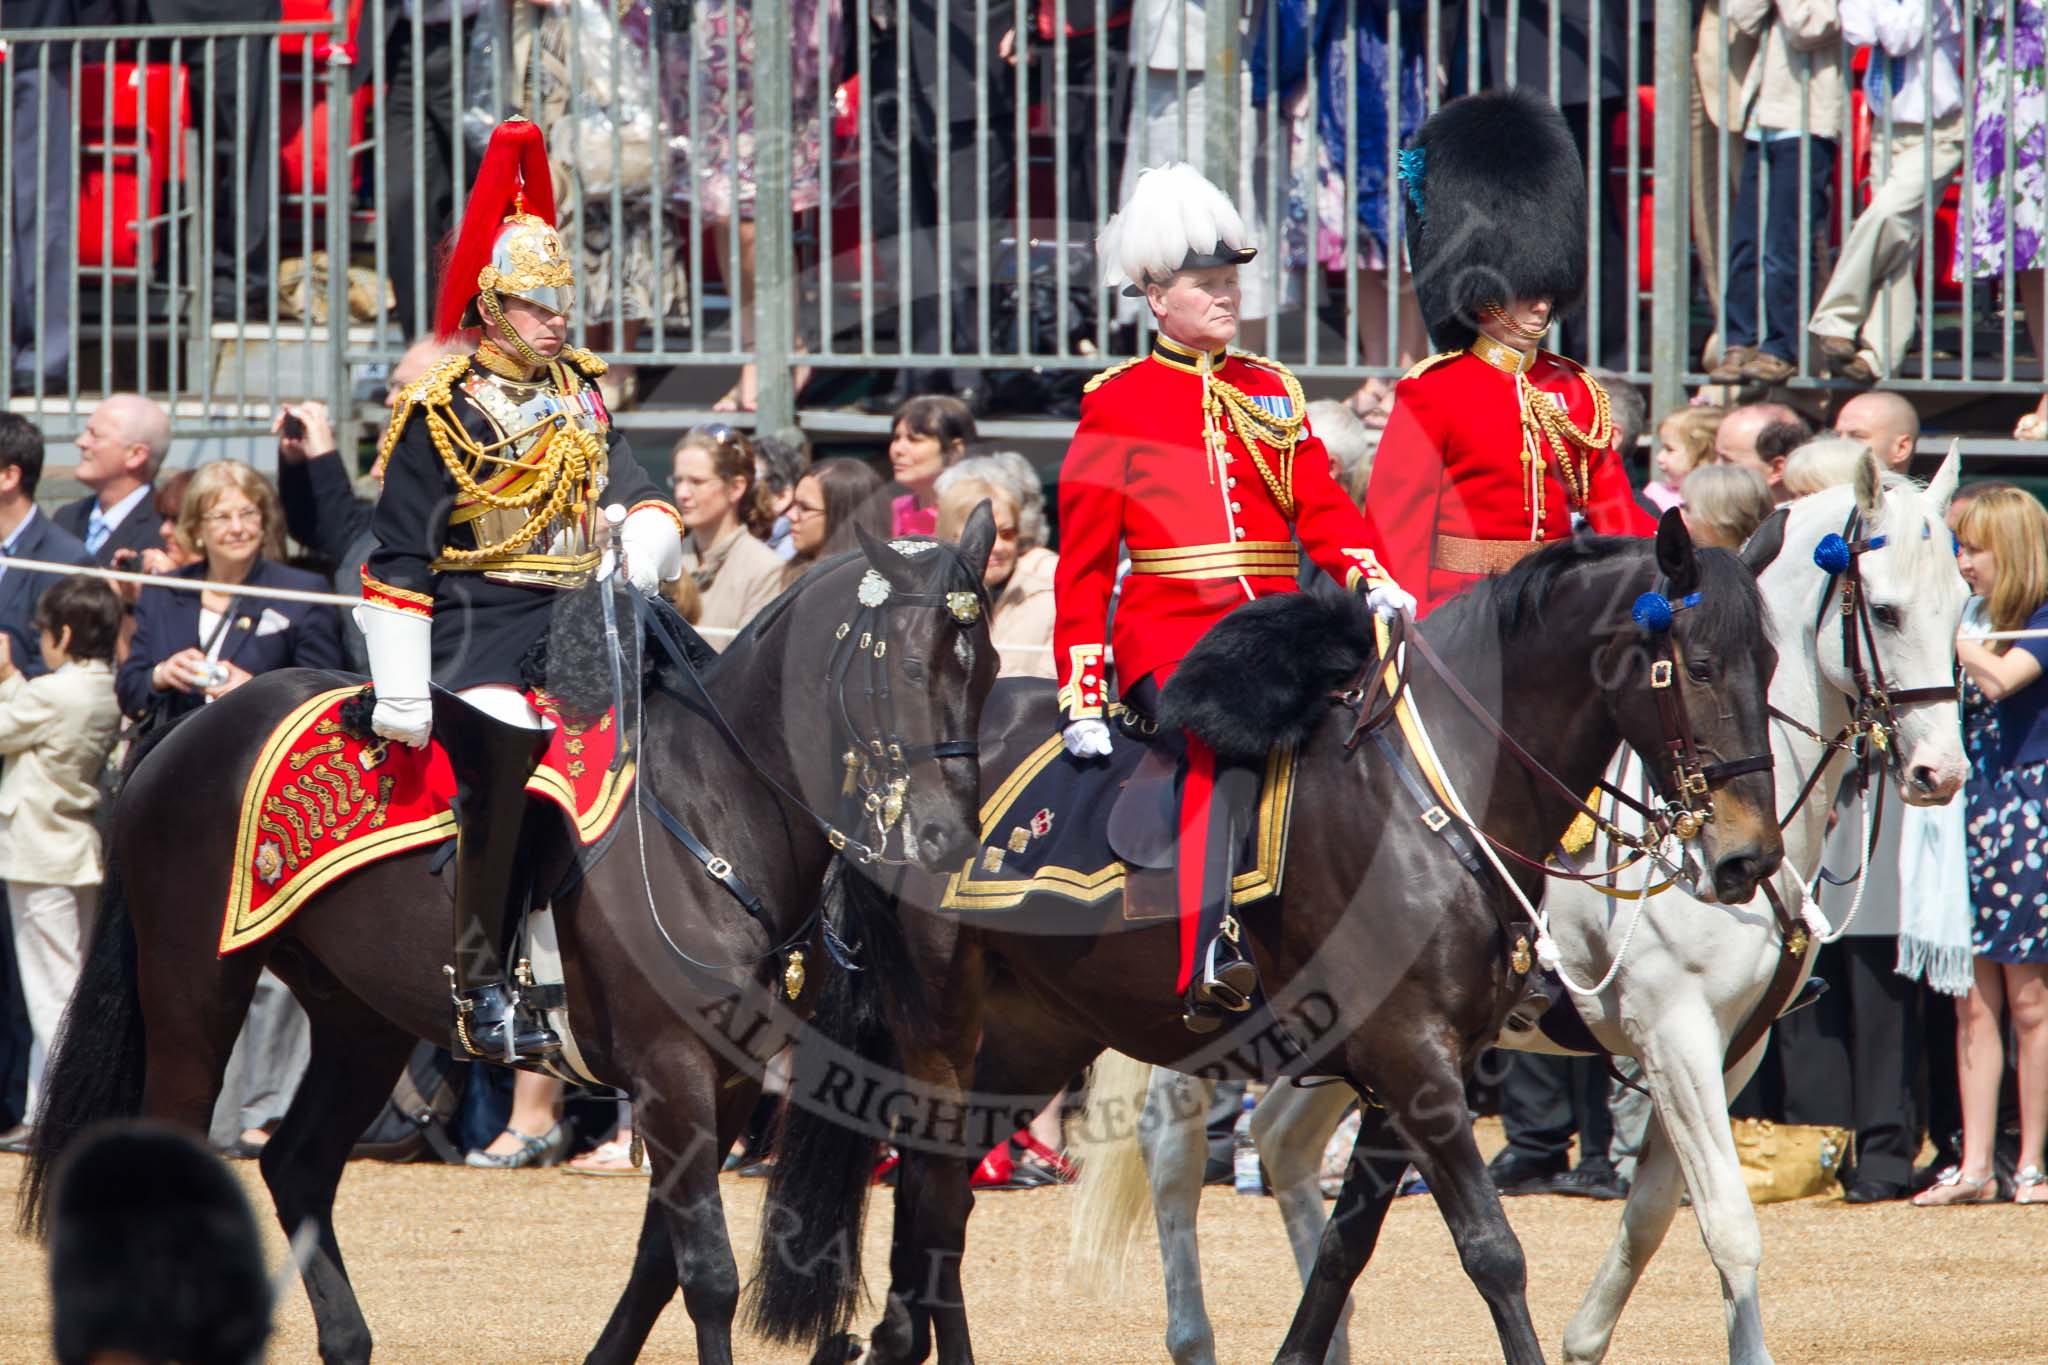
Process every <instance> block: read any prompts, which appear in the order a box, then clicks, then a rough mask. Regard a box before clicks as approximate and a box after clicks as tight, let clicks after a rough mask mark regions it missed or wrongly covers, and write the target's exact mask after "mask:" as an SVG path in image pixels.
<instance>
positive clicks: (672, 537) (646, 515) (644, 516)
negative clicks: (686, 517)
mask: <svg viewBox="0 0 2048 1365" xmlns="http://www.w3.org/2000/svg"><path fill="white" fill-rule="evenodd" d="M618 540H619V552H620V554H621V555H623V556H624V558H625V562H626V581H627V582H628V583H631V584H632V585H633V586H634V587H636V588H638V589H639V590H640V591H641V592H644V593H646V594H647V595H648V596H649V597H653V596H655V595H657V594H658V593H660V591H661V585H662V584H664V583H668V582H672V581H674V580H675V579H678V578H681V577H682V576H683V538H682V536H681V535H680V534H678V533H677V531H676V522H675V518H674V517H671V516H670V515H669V514H668V513H666V512H664V511H662V510H661V509H660V508H658V507H643V508H641V509H640V510H639V511H637V512H632V513H629V514H627V517H626V520H625V521H624V522H623V523H622V524H621V525H620V527H619V537H618Z"/></svg>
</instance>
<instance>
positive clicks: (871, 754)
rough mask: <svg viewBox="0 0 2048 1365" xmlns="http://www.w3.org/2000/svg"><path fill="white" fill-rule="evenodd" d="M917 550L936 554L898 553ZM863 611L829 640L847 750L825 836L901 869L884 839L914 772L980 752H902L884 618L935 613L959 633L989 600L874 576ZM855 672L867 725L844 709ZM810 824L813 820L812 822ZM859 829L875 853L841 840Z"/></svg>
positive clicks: (921, 545)
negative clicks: (866, 829) (868, 835)
mask: <svg viewBox="0 0 2048 1365" xmlns="http://www.w3.org/2000/svg"><path fill="white" fill-rule="evenodd" d="M913 546H914V547H916V550H915V551H912V552H913V553H915V552H916V551H921V550H923V549H925V548H927V547H931V548H936V547H937V542H935V541H931V542H927V541H908V542H904V543H903V544H901V545H899V546H898V547H897V548H898V550H899V551H903V550H910V548H911V547H913ZM855 595H856V597H857V598H858V600H859V604H860V610H859V611H858V612H856V613H855V615H854V616H853V619H851V620H850V621H842V622H840V624H839V628H838V630H837V631H836V632H835V633H834V634H835V638H836V639H837V641H838V643H837V644H836V645H835V646H834V647H833V650H832V659H831V662H830V664H829V665H828V666H827V668H826V676H827V678H829V679H830V680H831V682H832V686H833V694H834V705H835V711H836V713H837V714H836V724H837V726H838V734H837V736H836V737H835V738H836V744H835V747H837V745H838V744H843V745H845V746H846V747H845V751H844V752H843V753H842V754H841V756H840V763H841V764H842V765H843V766H844V767H845V769H846V776H845V780H844V781H843V782H842V783H841V785H840V792H839V795H840V808H839V821H838V823H837V824H836V825H833V826H828V827H827V828H826V833H825V837H826V838H827V839H828V840H829V841H830V842H831V844H832V847H833V849H834V850H835V851H838V852H842V853H845V852H851V853H853V855H854V856H855V857H856V858H858V859H859V860H860V861H861V862H864V863H876V862H883V863H892V864H893V863H902V862H908V861H909V859H907V858H905V859H892V858H889V857H888V856H887V855H886V854H884V853H883V852H882V850H883V849H884V848H885V847H887V845H888V841H889V831H890V830H891V829H893V828H894V827H895V825H896V822H897V820H899V819H900V818H901V817H902V815H903V805H904V801H905V799H906V798H907V796H908V794H909V790H910V774H911V770H912V769H913V768H915V767H916V766H917V765H918V764H919V763H922V762H925V761H927V760H933V761H936V760H941V759H948V758H975V757H977V756H978V755H979V754H980V751H981V749H980V744H979V743H978V742H977V741H976V740H974V739H943V740H939V741H937V742H935V743H932V744H905V743H904V742H903V737H902V735H901V734H900V733H899V732H898V730H897V728H896V707H895V698H894V696H893V695H892V694H891V692H890V688H889V665H888V654H889V618H890V614H891V613H892V612H894V611H896V610H898V609H902V608H915V607H926V608H929V607H937V608H943V609H944V610H945V612H946V614H947V615H949V616H951V617H952V618H953V620H954V621H955V622H957V623H958V624H960V625H961V626H971V625H973V624H974V623H975V622H976V621H979V620H980V619H981V618H982V616H983V615H984V614H985V608H986V606H987V602H988V598H987V593H986V590H985V589H984V588H982V587H981V586H980V585H979V584H977V585H976V588H975V589H974V590H973V591H967V590H960V591H951V592H903V591H901V590H899V589H897V588H895V587H893V586H892V585H891V584H890V583H889V581H888V580H887V579H886V578H884V577H882V575H881V574H880V573H878V572H877V571H875V570H874V569H869V570H868V571H867V573H866V574H864V575H863V576H862V577H861V581H860V587H859V589H858V590H857V592H856V594H855ZM856 667H858V668H859V669H860V674H861V677H860V688H861V693H862V697H863V700H864V703H865V705H864V710H865V712H866V717H867V723H866V725H865V727H863V726H862V725H861V724H860V723H859V722H856V721H855V720H854V718H853V711H852V709H851V707H850V705H849V702H848V696H849V692H850V690H851V679H852V676H853V674H854V671H855V669H856ZM813 818H815V817H813ZM862 823H867V824H871V825H873V827H874V840H875V842H874V843H873V844H872V845H869V844H865V843H862V842H860V841H858V840H856V839H854V838H853V837H852V836H851V835H849V834H847V833H846V832H845V830H846V828H848V827H857V826H859V825H860V824H862Z"/></svg>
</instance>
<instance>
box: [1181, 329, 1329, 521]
mask: <svg viewBox="0 0 2048 1365" xmlns="http://www.w3.org/2000/svg"><path fill="white" fill-rule="evenodd" d="M1238 358H1239V359H1241V360H1246V361H1249V362H1251V363H1252V364H1254V365H1263V366H1265V367H1266V368H1267V369H1270V370H1273V371H1275V372H1277V373H1278V374H1279V376H1280V382H1281V383H1282V384H1283V385H1285V386H1286V389H1287V398H1288V401H1289V403H1290V404H1292V406H1293V409H1294V415H1293V416H1291V417H1276V416H1275V415H1274V414H1273V413H1271V412H1269V411H1267V410H1266V409H1265V408H1262V407H1260V406H1259V405H1258V403H1256V402H1255V401H1253V400H1252V399H1251V398H1250V397H1249V396H1248V395H1247V394H1246V393H1245V391H1244V390H1243V389H1240V388H1238V387H1237V386H1236V385H1235V384H1227V383H1225V382H1224V381H1223V380H1221V379H1219V378H1217V377H1216V375H1215V374H1214V373H1213V372H1212V373H1211V374H1210V376H1209V385H1208V388H1207V390H1206V392H1205V393H1204V396H1203V399H1202V401H1203V403H1204V405H1205V406H1206V407H1207V408H1208V410H1209V415H1210V416H1212V417H1216V418H1218V419H1219V420H1223V421H1228V422H1229V423H1230V427H1231V430H1233V431H1235V432H1236V433H1237V439H1238V440H1239V441H1240V442H1241V443H1242V444H1243V445H1244V448H1245V449H1246V450H1247V451H1248V452H1250V454H1251V457H1252V464H1253V465H1255V466H1256V467H1257V468H1258V471H1259V477H1260V478H1262V479H1264V480H1265V481H1266V489H1267V491H1268V492H1270V493H1271V494H1272V495H1273V501H1274V502H1275V503H1277V504H1278V505H1279V507H1280V513H1281V515H1282V516H1285V517H1287V518H1288V519H1289V520H1292V519H1293V517H1294V447H1295V446H1296V445H1297V444H1299V443H1300V441H1301V433H1302V431H1303V429H1304V428H1305V427H1306V426H1307V425H1308V399H1307V398H1306V397H1305V396H1304V395H1303V393H1302V391H1301V381H1300V380H1298V379H1296V378H1295V377H1294V376H1293V374H1291V373H1290V372H1289V371H1288V370H1287V369H1286V368H1285V367H1284V366H1281V365H1279V364H1276V363H1275V362H1273V361H1271V360H1267V359H1266V358H1265V357H1264V356H1256V355H1240V356H1239V357H1238ZM1261 443H1264V444H1266V445H1269V446H1271V447H1272V448H1273V453H1274V454H1275V455H1277V456H1279V457H1280V469H1279V471H1278V472H1277V473H1276V472H1275V471H1274V469H1273V467H1272V466H1271V465H1269V464H1267V463H1266V457H1265V456H1264V455H1262V454H1260V453H1259V446H1260V444H1261Z"/></svg>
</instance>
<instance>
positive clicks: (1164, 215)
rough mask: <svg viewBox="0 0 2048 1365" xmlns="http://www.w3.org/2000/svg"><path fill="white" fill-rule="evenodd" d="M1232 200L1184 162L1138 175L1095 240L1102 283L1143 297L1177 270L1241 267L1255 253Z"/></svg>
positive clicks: (1153, 168) (1152, 168)
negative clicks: (1128, 194) (1151, 285)
mask: <svg viewBox="0 0 2048 1365" xmlns="http://www.w3.org/2000/svg"><path fill="white" fill-rule="evenodd" d="M1250 235H1251V234H1249V233H1248V232H1246V231H1245V226H1244V219H1243V218H1242V217H1240V216H1239V215H1238V212H1237V206H1236V205H1234V204H1232V203H1231V202H1230V196H1229V195H1227V194H1225V193H1224V192H1223V191H1222V190H1219V189H1217V188H1216V186H1215V185H1213V184H1211V183H1210V182H1209V180H1208V179H1207V177H1205V176H1204V175H1203V174H1202V173H1201V172H1200V171H1198V170H1196V169H1195V168H1194V167H1193V166H1190V165H1189V164H1188V163H1187V162H1185V161H1175V162H1172V163H1170V164H1168V165H1164V166H1153V167H1151V168H1150V169H1147V170H1143V171H1140V172H1138V183H1137V184H1136V185H1134V186H1133V187H1132V189H1131V197H1130V198H1129V199H1127V200H1125V201H1124V206H1123V208H1122V209H1121V210H1120V211H1118V213H1117V214H1116V216H1115V217H1113V218H1111V219H1110V220H1109V223H1108V225H1107V226H1105V227H1104V228H1103V229H1102V235H1101V236H1100V237H1098V238H1096V239H1095V249H1096V252H1097V254H1098V255H1099V256H1100V257H1101V259H1102V265H1103V276H1104V283H1106V284H1108V285H1109V286H1110V287H1111V288H1116V287H1118V286H1121V287H1122V288H1123V291H1124V293H1126V294H1130V295H1133V296H1135V295H1138V294H1142V293H1144V292H1145V282H1146V281H1147V280H1151V281H1154V282H1162V281H1164V280H1165V279H1167V278H1168V277H1169V276H1171V275H1172V274H1173V273H1174V272H1175V271H1177V270H1200V269H1203V268H1204V267H1207V266H1216V265H1243V264H1244V263H1245V262H1246V261H1249V260H1250V259H1251V258H1252V257H1253V256H1256V255H1257V254H1258V252H1257V250H1256V249H1254V248H1253V246H1252V245H1251V242H1250V240H1249V238H1250Z"/></svg>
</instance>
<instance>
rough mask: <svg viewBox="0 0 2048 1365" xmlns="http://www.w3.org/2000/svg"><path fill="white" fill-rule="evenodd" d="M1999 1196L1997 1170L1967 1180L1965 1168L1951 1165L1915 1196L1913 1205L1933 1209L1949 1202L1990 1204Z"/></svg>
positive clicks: (1918, 1207) (1917, 1207)
mask: <svg viewBox="0 0 2048 1365" xmlns="http://www.w3.org/2000/svg"><path fill="white" fill-rule="evenodd" d="M1997 1198H1998V1173H1997V1172H1996V1171H1987V1172H1986V1173H1985V1174H1984V1175H1983V1176H1982V1177H1980V1178H1979V1179H1976V1180H1965V1179H1964V1178H1963V1168H1962V1167H1960V1166H1951V1167H1949V1168H1948V1169H1947V1170H1945V1171H1943V1172H1942V1173H1941V1174H1940V1175H1938V1176H1936V1177H1935V1178H1934V1183H1933V1184H1932V1185H1929V1186H1928V1187H1927V1188H1926V1189H1924V1190H1922V1191H1920V1193H1918V1194H1916V1195H1914V1196H1913V1207H1914V1208H1916V1209H1933V1208H1940V1207H1942V1206H1944V1205H1947V1204H1989V1203H1993V1202H1995V1201H1996V1200H1997Z"/></svg>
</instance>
